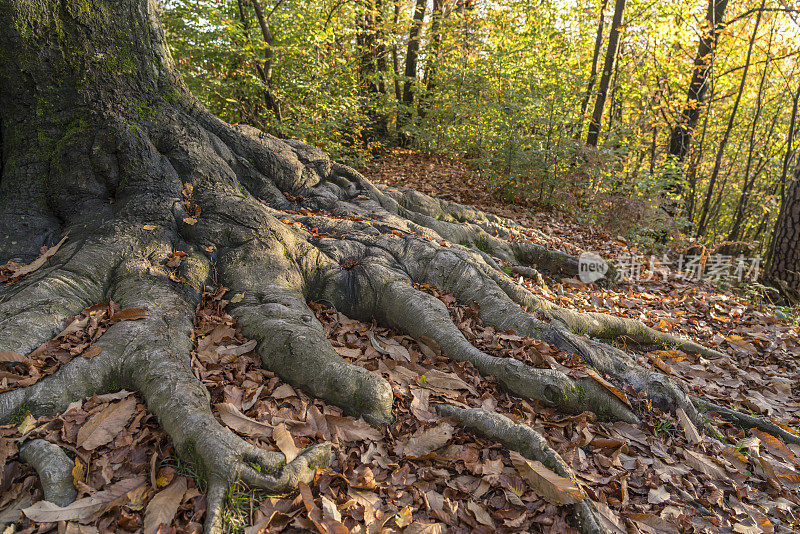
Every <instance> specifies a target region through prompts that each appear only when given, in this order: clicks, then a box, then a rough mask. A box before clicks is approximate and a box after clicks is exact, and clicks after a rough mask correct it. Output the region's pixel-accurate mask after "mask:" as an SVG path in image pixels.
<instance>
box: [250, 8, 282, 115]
mask: <svg viewBox="0 0 800 534" xmlns="http://www.w3.org/2000/svg"><path fill="white" fill-rule="evenodd" d="M250 2H251V3H252V4H253V9H254V10H255V12H256V19H257V20H258V25H259V27H260V28H261V36H262V37H263V38H264V42H265V43H266V45H267V46H266V47H265V48H264V85H265V86H266V87H265V89H264V90H265V91H266V98H267V105H268V106H269V108H270V109H271V110H272V113H273V114H274V115H275V120H276V121H278V122H282V121H283V114H282V113H281V105H280V102H279V101H278V99H277V98H275V93H274V92H273V87H272V72H273V71H272V67H273V60H274V58H273V52H272V45H273V43H274V40H275V38H274V37H273V35H272V31H271V30H270V28H269V24H268V22H267V19H266V17H265V16H264V10H263V9H262V8H261V0H250Z"/></svg>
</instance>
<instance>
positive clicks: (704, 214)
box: [696, 0, 766, 236]
mask: <svg viewBox="0 0 800 534" xmlns="http://www.w3.org/2000/svg"><path fill="white" fill-rule="evenodd" d="M765 2H766V0H761V7H762V8H763V7H764V3H765ZM761 14H762V11H761V10H759V11H758V14H757V15H756V21H755V24H754V25H753V33H752V35H751V36H750V43H749V44H748V46H747V57H745V60H744V72H742V80H741V82H740V83H739V90H738V92H737V93H736V100H735V101H734V103H733V108H732V109H731V113H730V116H729V117H728V125H727V126H726V128H725V131H724V133H723V134H722V139H721V140H720V142H719V145H718V146H717V155H716V158H715V159H714V168H713V169H712V170H711V176H710V177H709V179H708V190H707V191H706V197H705V200H704V201H703V207H702V208H701V210H700V220H699V222H698V223H697V233H696V235H697V236H701V235H703V233H705V230H706V224H707V222H708V208H709V204H710V203H711V198H712V196H713V194H714V186H715V185H716V183H717V178H718V177H719V171H720V167H721V166H722V156H723V154H724V153H725V146H726V145H727V144H728V139H729V138H730V135H731V131H732V130H733V125H734V122H735V121H736V112H737V111H738V109H739V103H740V102H741V101H742V93H743V92H744V86H745V83H746V82H747V72H748V71H749V70H750V59H751V58H752V57H753V46H754V45H755V42H756V36H757V35H758V27H759V25H760V24H761Z"/></svg>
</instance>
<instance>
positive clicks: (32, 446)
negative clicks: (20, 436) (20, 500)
mask: <svg viewBox="0 0 800 534" xmlns="http://www.w3.org/2000/svg"><path fill="white" fill-rule="evenodd" d="M19 457H20V459H21V460H22V461H24V462H26V463H29V464H30V465H31V466H32V467H33V468H34V469H35V470H36V473H37V474H38V475H39V481H40V482H41V483H42V490H43V491H44V500H46V501H50V502H51V503H53V504H57V505H58V506H67V505H68V504H70V503H72V501H74V500H75V497H77V495H78V492H77V491H75V486H73V485H72V468H73V467H74V466H75V464H73V463H72V460H70V459H69V457H68V456H67V454H66V453H65V452H64V449H62V448H61V447H59V446H58V445H56V444H54V443H50V442H49V441H47V440H44V439H33V440H30V441H26V442H25V443H24V444H22V446H20V448H19Z"/></svg>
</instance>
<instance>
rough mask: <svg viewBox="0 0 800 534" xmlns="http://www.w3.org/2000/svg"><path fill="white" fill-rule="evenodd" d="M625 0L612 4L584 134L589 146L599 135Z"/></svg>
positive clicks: (615, 56) (620, 33)
mask: <svg viewBox="0 0 800 534" xmlns="http://www.w3.org/2000/svg"><path fill="white" fill-rule="evenodd" d="M625 1H626V0H616V3H615V4H614V18H613V19H612V21H611V31H610V32H609V34H608V47H607V48H606V59H605V62H604V64H603V73H602V75H601V76H600V86H599V87H598V88H597V98H596V100H595V101H594V111H593V112H592V120H591V122H590V123H589V133H588V134H587V136H586V144H587V145H589V146H594V147H596V146H597V140H598V138H599V137H600V121H601V120H602V118H603V109H604V108H605V105H606V96H607V95H608V87H609V84H610V82H611V76H612V75H613V74H614V64H615V62H616V60H617V49H618V48H619V40H620V36H621V35H622V30H623V28H622V20H623V16H624V14H625Z"/></svg>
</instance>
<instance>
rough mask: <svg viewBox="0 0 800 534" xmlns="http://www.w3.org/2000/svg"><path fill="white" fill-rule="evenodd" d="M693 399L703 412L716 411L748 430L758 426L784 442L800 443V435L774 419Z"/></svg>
mask: <svg viewBox="0 0 800 534" xmlns="http://www.w3.org/2000/svg"><path fill="white" fill-rule="evenodd" d="M691 399H692V402H693V403H694V405H695V406H696V407H697V409H698V410H700V411H702V412H714V413H716V414H717V415H719V416H720V417H721V418H723V419H725V420H726V421H729V422H731V423H733V424H734V425H736V426H738V427H739V428H744V429H746V430H749V429H751V428H756V429H758V430H761V431H762V432H766V433H767V434H771V435H773V436H776V437H779V438H781V439H782V440H783V441H784V443H794V444H795V445H800V436H798V435H797V434H795V433H793V432H789V431H788V430H785V429H783V428H781V427H780V426H778V425H776V424H775V423H773V422H772V421H767V420H766V419H764V418H763V417H756V416H752V415H747V414H744V413H741V412H737V411H736V410H731V409H730V408H726V407H724V406H721V405H719V404H715V403H713V402H710V401H707V400H705V399H701V398H698V397H692V398H691Z"/></svg>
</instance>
